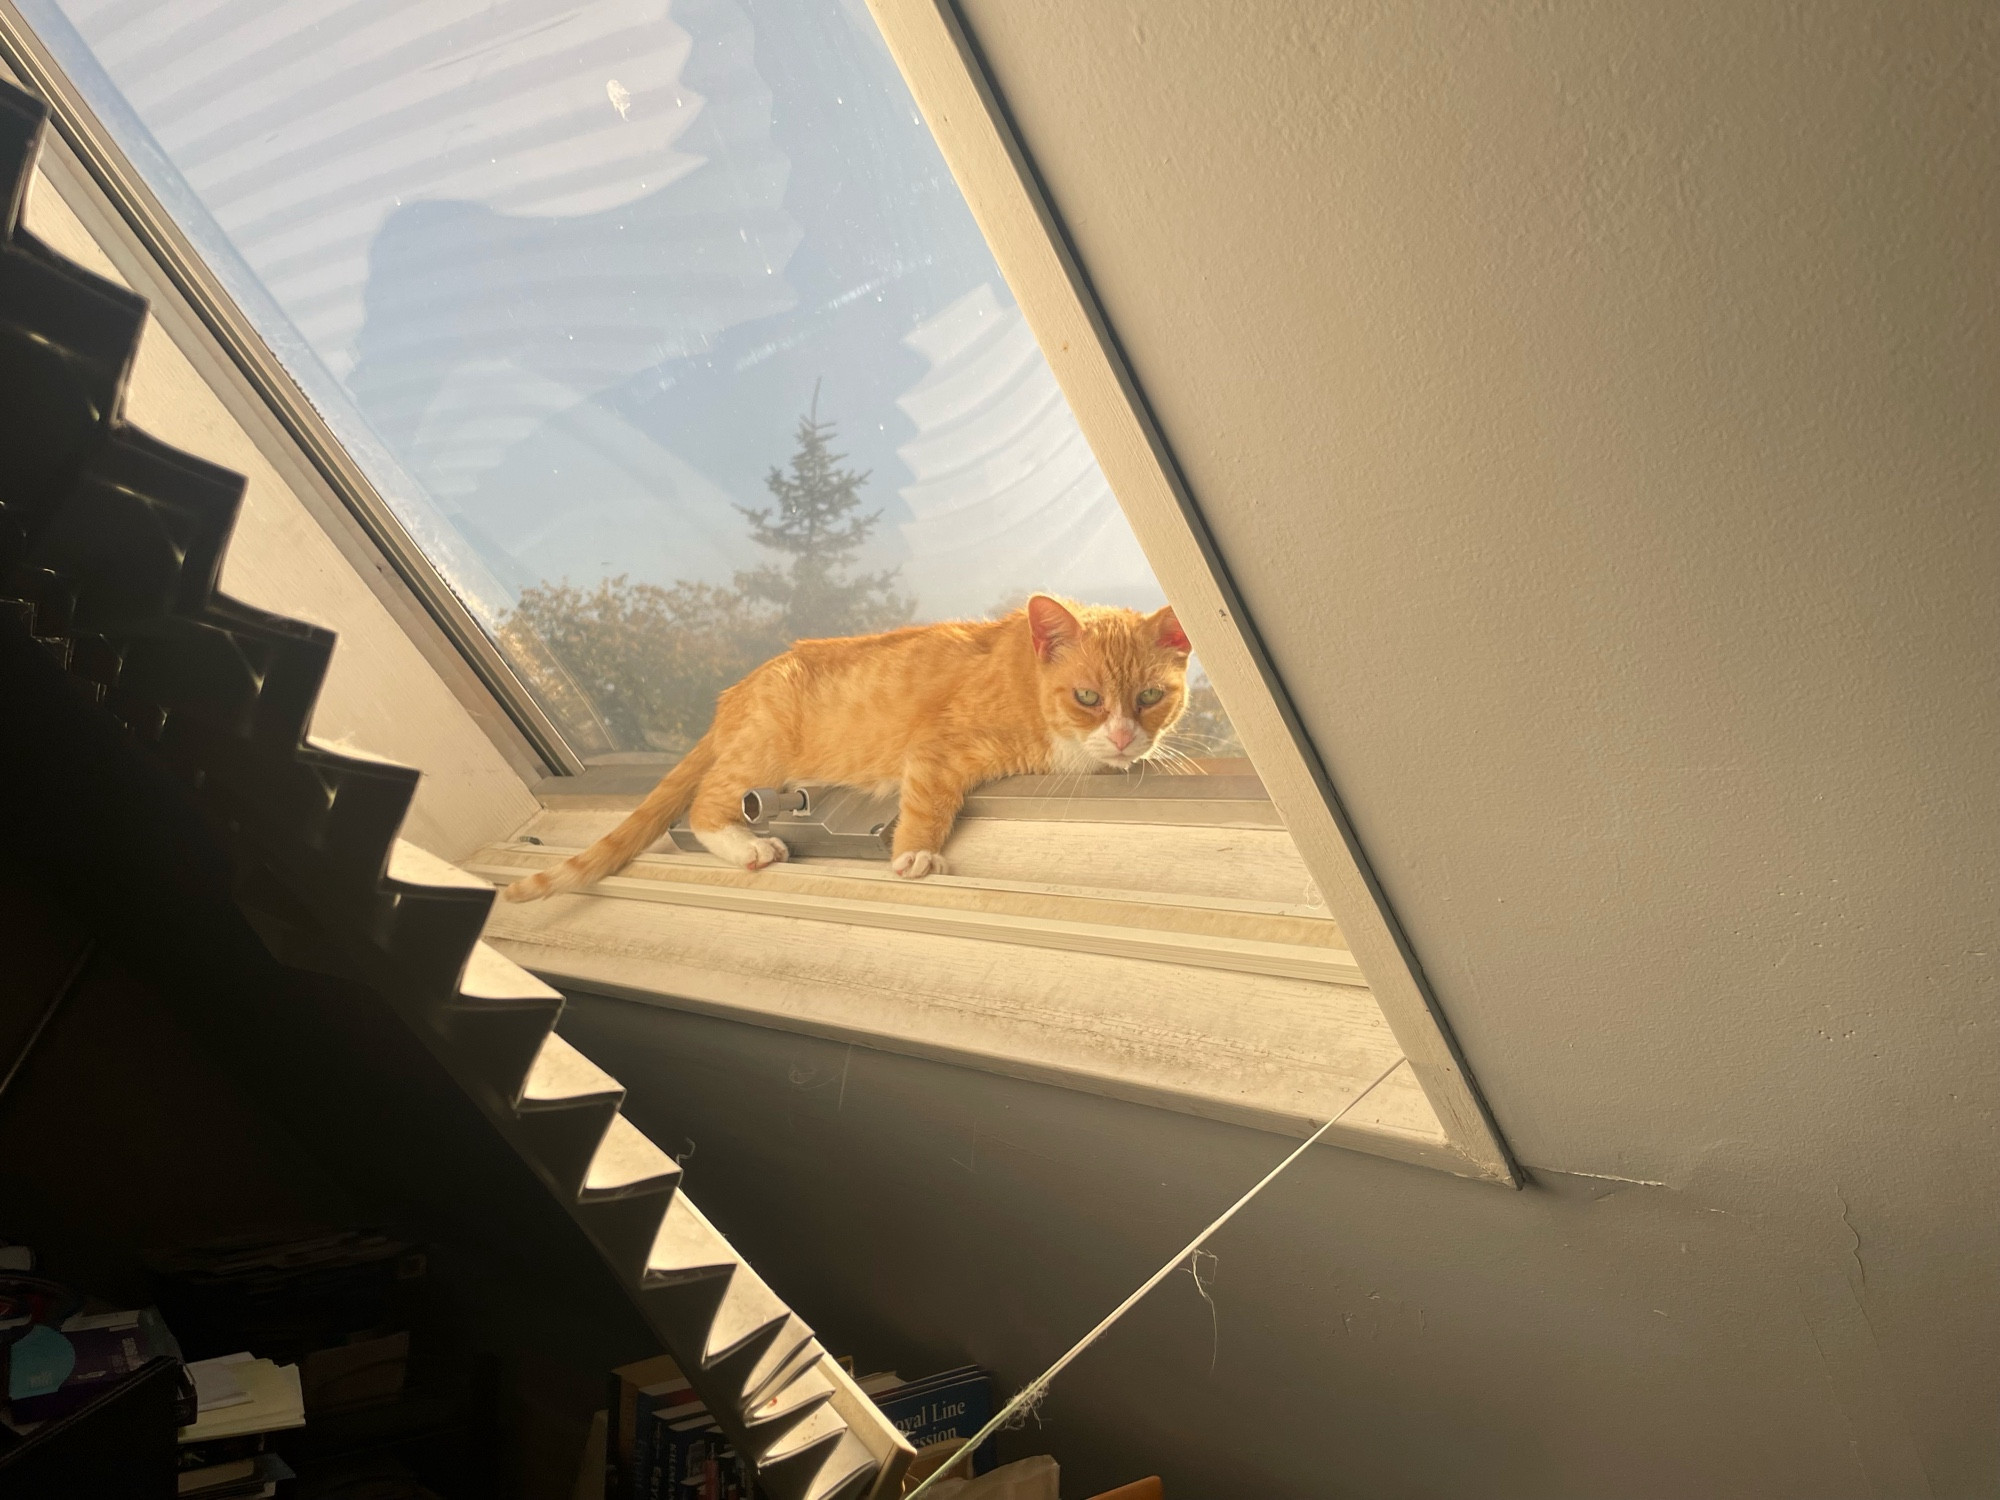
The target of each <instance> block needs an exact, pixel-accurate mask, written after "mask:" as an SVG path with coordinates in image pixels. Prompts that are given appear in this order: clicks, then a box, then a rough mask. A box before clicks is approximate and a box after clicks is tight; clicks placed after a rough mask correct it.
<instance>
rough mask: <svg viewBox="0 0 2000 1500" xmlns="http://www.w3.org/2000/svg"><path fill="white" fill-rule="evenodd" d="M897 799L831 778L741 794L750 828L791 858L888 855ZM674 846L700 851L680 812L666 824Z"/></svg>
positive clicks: (840, 857) (893, 795) (892, 839)
mask: <svg viewBox="0 0 2000 1500" xmlns="http://www.w3.org/2000/svg"><path fill="white" fill-rule="evenodd" d="M898 810H899V809H898V799H897V795H896V793H894V792H890V793H888V794H887V795H879V794H877V793H875V792H872V791H868V790H864V789H862V788H860V787H851V786H839V785H836V784H835V783H833V782H830V781H807V782H801V783H800V784H799V785H797V786H786V787H770V786H760V787H752V788H751V789H750V790H749V791H747V792H745V793H744V794H743V821H744V822H745V823H747V824H749V825H750V831H751V832H752V833H764V834H769V835H770V836H771V837H772V838H778V839H783V840H784V841H785V847H787V848H788V849H790V850H791V851H792V855H793V857H794V858H796V859H878V860H880V859H887V858H888V857H889V852H890V845H891V844H892V843H894V841H895V837H896V814H897V812H898ZM667 831H668V833H669V834H670V835H671V836H672V838H673V841H674V847H675V848H676V849H680V850H683V851H685V852H687V853H689V854H699V853H701V852H703V851H702V843H701V840H700V839H698V838H696V837H695V836H694V830H693V829H691V828H689V827H688V822H687V819H686V818H685V817H682V818H681V819H680V820H679V821H677V822H676V823H675V824H674V826H673V827H672V828H670V829H668V830H667Z"/></svg>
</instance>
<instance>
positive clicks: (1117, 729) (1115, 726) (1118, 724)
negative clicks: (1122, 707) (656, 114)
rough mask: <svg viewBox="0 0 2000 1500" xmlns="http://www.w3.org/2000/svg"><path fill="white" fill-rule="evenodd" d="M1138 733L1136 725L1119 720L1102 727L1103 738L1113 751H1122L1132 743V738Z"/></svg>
mask: <svg viewBox="0 0 2000 1500" xmlns="http://www.w3.org/2000/svg"><path fill="white" fill-rule="evenodd" d="M1138 732H1139V726H1138V725H1137V724H1132V723H1127V722H1124V721H1121V720H1114V721H1112V722H1111V723H1109V724H1106V725H1105V726H1104V737H1105V738H1106V739H1107V740H1109V741H1111V748H1112V749H1113V750H1123V749H1124V748H1125V747H1126V746H1127V745H1129V744H1131V743H1132V738H1133V736H1134V735H1136V734H1138Z"/></svg>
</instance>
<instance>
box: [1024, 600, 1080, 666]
mask: <svg viewBox="0 0 2000 1500" xmlns="http://www.w3.org/2000/svg"><path fill="white" fill-rule="evenodd" d="M1028 630H1029V631H1030V633H1031V634H1032V635H1033V636H1034V639H1035V655H1036V656H1038V657H1039V658H1041V660H1043V661H1053V660H1054V659H1055V654H1056V653H1057V652H1058V651H1061V650H1062V649H1063V648H1064V647H1066V646H1074V645H1075V644H1076V643H1077V642H1078V641H1080V640H1082V639H1083V626H1082V625H1080V624H1078V623H1077V618H1076V616H1075V615H1073V614H1071V613H1070V612H1069V611H1068V610H1066V609H1064V608H1063V607H1062V605H1060V604H1058V603H1057V602H1056V601H1055V600H1053V599H1051V598H1050V597H1049V596H1048V595H1047V594H1036V595H1035V596H1034V597H1033V598H1031V599H1029V600H1028Z"/></svg>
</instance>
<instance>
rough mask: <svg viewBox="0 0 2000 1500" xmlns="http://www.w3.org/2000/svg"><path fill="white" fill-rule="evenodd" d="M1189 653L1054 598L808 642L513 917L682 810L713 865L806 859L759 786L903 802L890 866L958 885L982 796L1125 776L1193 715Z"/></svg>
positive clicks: (533, 881)
mask: <svg viewBox="0 0 2000 1500" xmlns="http://www.w3.org/2000/svg"><path fill="white" fill-rule="evenodd" d="M1189 649H1190V648H1189V646H1188V638H1187V636H1186V635H1185V634H1184V633H1183V632H1182V630H1181V627H1180V622H1179V621H1178V620H1176V619H1175V618H1174V612H1173V610H1172V609H1171V608H1167V609H1159V610H1155V611H1154V612H1153V613H1152V614H1150V615H1141V614H1139V613H1138V612H1137V611H1136V610H1130V609H1112V608H1106V607H1101V606H1084V605H1066V604H1063V603H1061V602H1059V601H1058V600H1055V599H1052V598H1050V597H1049V596H1048V595H1047V594H1037V595H1035V596H1034V598H1032V599H1030V600H1029V601H1028V603H1027V605H1026V607H1025V608H1022V609H1018V610H1016V611H1014V613H1012V614H1010V615H1007V616H1006V617H1005V618H1003V619H999V620H975V621H954V622H952V623H949V624H944V625H912V626H910V627H908V628H906V629H903V630H891V631H889V632H887V633H886V634H883V635H863V636H855V637H852V638H850V639H844V640H831V641H800V642H798V643H797V644H796V645H794V646H793V647H792V649H791V650H789V651H787V652H786V653H785V654H784V655H782V656H778V657H774V658H772V659H771V660H770V661H767V662H765V663H764V665H763V666H761V667H759V668H757V670H756V671H754V672H752V673H751V674H750V675H749V676H748V677H745V678H744V679H743V680H742V681H741V682H739V683H737V684H736V686H734V687H732V688H729V689H727V690H726V691H725V692H724V693H723V694H722V695H721V697H719V698H718V699H716V703H715V722H714V724H713V725H712V726H710V728H709V731H708V733H707V734H705V735H703V736H702V737H701V739H700V741H699V742H697V743H696V745H695V747H694V748H693V749H692V750H690V751H688V753H687V755H686V757H685V758H684V759H683V760H682V761H681V763H680V764H679V765H677V766H675V767H674V768H673V770H671V771H669V772H668V773H667V774H666V776H665V777H664V778H663V779H662V780H661V782H660V784H659V785H658V786H656V787H654V788H653V790H652V793H651V794H650V795H649V796H648V797H647V798H646V800H645V801H644V802H642V803H640V804H639V807H638V809H637V811H635V812H634V813H633V814H632V816H631V817H629V818H627V819H626V820H625V821H624V822H623V823H620V824H619V825H618V826H617V827H616V828H614V829H613V830H612V831H611V832H610V833H608V834H606V835H605V836H604V837H603V838H601V839H599V840H598V841H597V842H596V843H594V844H592V845H591V846H590V847H589V848H588V849H585V850H584V851H583V852H582V853H580V854H576V855H572V856H571V857H570V858H569V859H567V860H564V861H563V863H561V864H560V865H557V866H556V867H555V868H554V869H552V870H544V871H542V872H540V873H539V874H535V875H530V876H528V877H527V878H526V879H523V880H517V881H515V882H514V884H512V885H510V886H508V887H507V890H506V892H505V894H506V897H507V899H508V900H509V901H533V900H535V899H537V898H538V897H541V896H547V895H550V894H552V893H554V892H556V891H569V890H575V889H576V888H577V887H579V886H586V885H589V884H591V883H592V882H593V881H597V880H602V879H603V878H604V877H605V876H606V875H610V874H613V873H615V872H616V871H618V870H621V869H623V868H624V867H625V866H626V865H628V864H630V863H631V862H632V860H633V859H634V858H635V857H637V855H638V854H639V852H640V851H641V850H643V849H644V848H646V846H647V845H649V844H651V843H652V842H653V841H654V840H655V839H657V838H658V837H659V836H660V835H661V834H662V833H664V832H666V830H667V826H668V825H669V824H671V823H672V822H673V821H674V819H676V818H678V817H679V816H680V815H681V813H682V812H686V813H687V814H688V823H689V825H690V826H691V827H692V828H693V829H694V832H695V835H696V836H697V837H698V838H700V840H701V841H702V843H703V844H704V845H705V846H707V848H708V849H709V851H710V852H711V853H714V854H716V855H719V856H720V857H721V858H723V859H726V860H728V861H729V862H730V863H731V864H738V865H742V866H744V867H745V868H746V869H751V870H761V869H762V868H763V867H764V866H765V865H768V864H770V863H772V862H773V861H774V860H780V859H784V858H786V857H787V856H788V854H789V853H790V851H789V850H787V849H786V848H785V846H784V844H783V842H782V841H780V840H778V839H774V838H768V837H763V836H759V835H756V834H753V833H751V832H750V830H749V828H748V827H747V826H746V825H745V824H744V822H743V813H742V803H743V794H744V793H745V792H746V791H748V790H749V789H750V788H752V787H758V786H784V785H786V784H787V783H791V782H799V781H831V782H839V783H842V784H844V785H847V786H862V787H871V786H881V787H883V788H884V789H886V788H888V787H890V786H895V787H899V788H900V789H901V792H902V811H901V814H900V816H899V818H898V820H897V823H896V841H895V847H894V849H893V851H892V855H893V858H892V860H891V862H890V868H891V869H892V870H894V871H895V872H896V873H897V874H898V875H903V876H908V877H910V878H912V879H916V878H919V877H922V876H925V875H929V874H933V873H937V874H942V873H943V872H944V867H945V865H944V855H943V854H942V853H941V852H940V851H941V850H942V849H943V848H944V841H945V835H947V834H948V833H950V832H951V825H952V823H953V821H954V820H955V819H956V818H957V817H958V810H959V807H960V806H961V805H962V804H963V803H964V801H965V795H966V793H967V792H969V791H971V790H972V789H973V788H974V787H975V786H978V785H979V784H980V783H981V782H982V781H991V780H992V779H993V778H994V777H996V776H1016V775H1022V774H1025V773H1028V772H1038V771H1095V770H1097V769H1098V768H1099V767H1101V766H1110V767H1113V768H1115V769H1118V770H1124V769H1125V768H1127V767H1129V766H1131V765H1132V764H1133V763H1134V762H1136V761H1140V760H1144V759H1145V758H1146V757H1147V756H1149V755H1151V754H1152V753H1153V751H1154V749H1155V748H1156V747H1157V746H1158V744H1159V741H1160V736H1161V735H1162V734H1164V733H1165V732H1166V730H1167V729H1168V728H1169V727H1170V726H1171V725H1172V724H1173V722H1174V720H1176V719H1178V718H1179V717H1180V715H1181V710H1182V708H1183V707H1185V706H1186V703H1187V660H1188V651H1189Z"/></svg>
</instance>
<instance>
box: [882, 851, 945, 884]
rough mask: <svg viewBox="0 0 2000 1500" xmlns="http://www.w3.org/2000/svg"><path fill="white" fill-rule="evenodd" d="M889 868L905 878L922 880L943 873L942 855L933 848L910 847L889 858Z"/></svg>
mask: <svg viewBox="0 0 2000 1500" xmlns="http://www.w3.org/2000/svg"><path fill="white" fill-rule="evenodd" d="M889 868H890V869H891V870H894V871H895V872H896V873H897V874H898V875H900V876H902V877H903V878H904V879H905V880H922V879H923V878H924V877H925V876H926V875H942V874H944V873H945V867H944V856H943V855H942V854H939V853H938V852H937V851H936V850H934V849H911V850H908V851H906V852H904V853H902V854H899V855H897V856H896V857H895V858H894V859H892V860H890V861H889Z"/></svg>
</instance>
